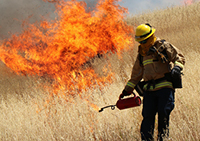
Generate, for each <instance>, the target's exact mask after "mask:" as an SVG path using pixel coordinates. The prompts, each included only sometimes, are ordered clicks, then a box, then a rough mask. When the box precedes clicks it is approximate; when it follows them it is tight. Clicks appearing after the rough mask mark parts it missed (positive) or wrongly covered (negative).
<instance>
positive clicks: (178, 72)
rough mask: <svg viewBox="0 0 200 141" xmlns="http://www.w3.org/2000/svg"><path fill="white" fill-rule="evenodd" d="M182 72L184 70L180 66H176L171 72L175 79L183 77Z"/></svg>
mask: <svg viewBox="0 0 200 141" xmlns="http://www.w3.org/2000/svg"><path fill="white" fill-rule="evenodd" d="M181 70H182V68H180V67H179V66H175V67H174V68H173V69H172V71H171V75H172V77H173V78H176V77H179V76H180V75H181Z"/></svg>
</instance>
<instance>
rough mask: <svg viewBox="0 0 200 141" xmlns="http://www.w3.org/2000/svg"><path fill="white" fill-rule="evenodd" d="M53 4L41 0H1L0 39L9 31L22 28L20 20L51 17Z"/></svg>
mask: <svg viewBox="0 0 200 141" xmlns="http://www.w3.org/2000/svg"><path fill="white" fill-rule="evenodd" d="M54 9H55V8H54V5H53V4H50V3H46V2H44V1H42V0H1V1H0V13H1V16H0V39H1V40H2V39H5V38H8V37H9V36H10V34H11V33H17V32H20V31H21V30H22V27H21V25H22V22H23V21H24V20H27V19H29V21H30V22H31V23H33V22H36V21H39V20H40V19H41V18H42V17H45V18H46V19H47V20H48V19H53V18H54V17H55V14H54Z"/></svg>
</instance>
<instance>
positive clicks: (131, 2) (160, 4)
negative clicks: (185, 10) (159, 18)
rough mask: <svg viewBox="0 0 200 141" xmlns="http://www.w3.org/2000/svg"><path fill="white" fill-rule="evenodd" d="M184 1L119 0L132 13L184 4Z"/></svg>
mask: <svg viewBox="0 0 200 141" xmlns="http://www.w3.org/2000/svg"><path fill="white" fill-rule="evenodd" d="M183 3H184V0H122V1H121V2H119V4H120V5H121V6H124V7H126V8H128V11H129V14H131V15H135V14H140V13H144V12H146V11H153V10H156V9H163V8H167V7H171V6H177V5H182V4H183Z"/></svg>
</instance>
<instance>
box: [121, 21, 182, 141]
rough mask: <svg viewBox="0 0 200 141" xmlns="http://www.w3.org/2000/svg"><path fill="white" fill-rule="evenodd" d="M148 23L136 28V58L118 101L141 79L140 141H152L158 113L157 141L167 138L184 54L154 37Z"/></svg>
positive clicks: (129, 92) (153, 31)
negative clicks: (142, 91)
mask: <svg viewBox="0 0 200 141" xmlns="http://www.w3.org/2000/svg"><path fill="white" fill-rule="evenodd" d="M155 31H156V29H155V28H153V27H152V26H151V25H150V24H148V23H147V24H141V25H139V26H138V27H137V28H136V35H135V40H136V41H137V42H138V43H139V46H138V55H137V58H136V61H135V64H134V66H133V69H132V74H131V78H130V80H129V81H128V82H127V84H126V86H125V88H124V90H123V91H122V94H121V95H120V97H121V98H123V97H124V96H128V95H130V94H131V93H132V92H133V90H134V88H135V86H136V85H137V84H138V83H139V82H140V81H141V80H143V82H144V83H143V84H144V85H143V87H142V88H143V90H144V93H143V110H142V116H143V120H142V123H141V131H140V133H141V138H142V140H145V141H146V140H147V141H148V140H153V136H154V126H155V116H156V114H158V140H163V139H164V138H168V136H169V128H168V127H169V118H170V113H171V111H172V110H173V109H174V93H175V88H181V87H182V84H181V71H182V70H183V66H184V64H185V59H184V56H183V54H182V53H181V51H180V50H179V49H177V48H176V47H175V46H174V45H172V44H170V43H169V42H167V41H165V40H161V39H160V38H158V37H156V36H155V34H154V33H155Z"/></svg>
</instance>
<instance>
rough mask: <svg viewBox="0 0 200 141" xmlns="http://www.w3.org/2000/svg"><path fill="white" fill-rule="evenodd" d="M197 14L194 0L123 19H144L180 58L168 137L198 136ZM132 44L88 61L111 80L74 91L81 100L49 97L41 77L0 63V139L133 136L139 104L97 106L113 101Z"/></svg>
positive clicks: (199, 8) (108, 140) (106, 140)
mask: <svg viewBox="0 0 200 141" xmlns="http://www.w3.org/2000/svg"><path fill="white" fill-rule="evenodd" d="M199 13H200V3H194V4H191V5H188V6H181V7H169V8H167V9H164V10H158V11H152V12H150V13H149V14H141V15H136V16H132V17H128V18H127V23H128V24H129V25H131V26H133V28H135V27H136V26H137V25H139V24H141V23H146V22H148V23H150V24H151V25H153V27H155V28H156V33H155V34H156V36H158V37H160V38H163V39H166V40H167V41H169V42H170V43H172V44H174V45H175V46H176V47H178V48H179V49H180V50H182V52H183V54H184V55H185V57H186V65H185V68H184V72H183V73H184V76H183V89H178V90H177V91H176V95H175V109H174V110H173V112H172V114H171V120H170V140H172V141H183V140H188V141H193V140H194V141H198V140H200V124H199V122H200V109H199V107H200V104H199V101H200V97H199V95H200V87H199V85H200V81H199V79H200V72H199V65H198V64H199V62H200V57H199V53H200V47H199V30H200V25H199V23H200V14H199ZM133 36H134V34H133ZM137 45H138V44H137V43H135V45H134V46H132V47H130V49H129V50H128V51H125V52H123V54H122V58H119V57H118V56H117V55H116V54H111V55H108V57H107V58H106V59H96V60H94V61H93V62H92V64H91V65H92V66H93V67H94V68H95V71H96V72H98V73H99V74H101V73H102V72H101V70H102V69H100V68H102V66H104V65H105V64H108V66H109V68H111V70H112V71H113V73H114V75H113V76H114V79H113V82H112V83H111V84H110V83H108V84H106V85H105V86H104V87H100V86H99V87H94V88H93V87H90V89H89V88H88V89H89V90H87V91H84V92H82V93H78V94H77V95H81V96H82V97H87V99H86V100H83V99H81V97H76V98H74V99H73V100H72V101H70V102H66V100H65V99H62V96H61V97H54V96H51V97H50V96H49V95H48V94H49V92H48V91H45V90H44V88H43V84H44V83H45V84H48V85H50V84H49V82H47V81H46V80H43V79H39V78H33V77H31V76H18V75H16V74H15V73H10V71H9V70H10V69H9V68H7V67H6V66H5V65H4V64H3V63H2V64H0V70H1V74H0V84H1V85H0V90H1V96H0V99H1V103H0V112H1V115H0V133H1V134H0V139H1V140H69V141H71V140H73V141H80V140H81V141H84V140H85V141H86V140H87V141H88V140H91V141H94V140H97V141H100V140H101V141H113V140H114V141H120V140H127V141H129V140H136V141H137V140H138V141H139V140H140V133H139V131H140V124H141V121H142V115H141V110H142V106H140V107H135V108H132V109H126V110H121V111H120V110H118V109H117V108H116V109H115V110H111V109H109V108H108V109H105V111H103V112H102V113H99V112H98V109H97V108H98V107H99V108H100V107H104V106H106V105H111V104H115V103H116V101H117V100H118V96H119V94H120V93H121V91H122V90H123V88H124V86H125V84H126V82H127V80H128V79H129V77H130V73H131V69H132V65H133V62H134V60H135V55H136V53H137ZM35 80H37V81H35ZM72 97H73V96H72ZM48 101H50V102H48ZM156 124H157V122H156Z"/></svg>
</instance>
